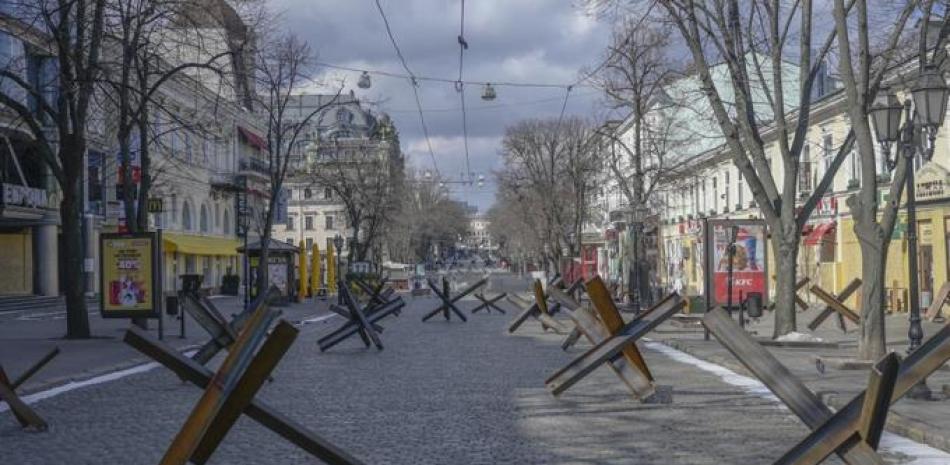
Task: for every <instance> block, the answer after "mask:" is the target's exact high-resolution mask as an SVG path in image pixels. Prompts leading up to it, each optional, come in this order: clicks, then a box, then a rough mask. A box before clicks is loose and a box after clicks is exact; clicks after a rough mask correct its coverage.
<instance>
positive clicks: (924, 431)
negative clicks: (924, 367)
mask: <svg viewBox="0 0 950 465" xmlns="http://www.w3.org/2000/svg"><path fill="white" fill-rule="evenodd" d="M654 341H656V342H660V343H662V344H665V345H667V346H670V347H672V348H674V349H676V350H679V351H681V352H685V353H687V354H689V355H692V356H693V357H696V358H698V359H702V360H705V361H707V362H710V363H715V364H716V365H719V366H722V367H725V368H728V369H730V370H732V371H735V372H736V373H739V374H742V375H745V376H749V377H751V378H753V379H754V378H755V376H754V375H752V373H750V372H749V370H747V369H746V368H745V367H744V366H742V364H740V363H738V362H736V361H735V360H728V359H726V358H724V357H720V356H718V355H710V354H707V353H703V352H702V351H700V350H696V349H694V348H692V347H690V346H689V344H686V343H683V342H680V341H676V340H657V339H654ZM816 394H818V395H819V396H820V397H821V398H822V401H823V402H825V403H827V404H828V406H830V407H832V408H834V409H835V410H837V409H840V408H842V407H844V406H845V405H846V404H847V403H848V401H849V400H850V398H848V399H841V398H840V396H839V395H837V394H835V393H829V392H823V393H816ZM782 405H784V404H782ZM885 429H886V430H887V431H888V432H891V433H894V434H897V435H899V436H903V437H905V438H908V439H910V440H913V441H917V442H919V443H922V444H926V445H928V446H930V447H933V448H936V449H940V450H942V451H944V452H950V436H948V435H944V434H940V433H936V431H940V428H937V427H934V426H933V425H929V424H927V423H924V422H922V421H919V420H914V419H911V418H909V417H907V416H904V415H901V414H900V413H897V412H893V411H892V412H888V414H887V424H886V426H885Z"/></svg>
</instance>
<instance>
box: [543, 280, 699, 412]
mask: <svg viewBox="0 0 950 465" xmlns="http://www.w3.org/2000/svg"><path fill="white" fill-rule="evenodd" d="M587 293H588V295H589V296H590V298H591V301H592V302H593V303H594V308H595V309H596V310H597V311H598V317H599V318H600V321H601V322H602V323H603V324H604V326H605V327H606V328H607V330H608V332H609V333H610V337H609V338H608V339H606V340H604V341H602V342H600V343H598V344H596V345H595V346H594V347H593V348H591V349H590V350H588V351H587V352H585V353H584V354H582V355H581V356H579V357H577V358H575V359H574V360H572V361H571V362H570V363H568V364H567V365H565V366H564V368H562V369H560V370H558V371H557V372H556V373H554V374H553V375H551V376H550V377H549V378H548V379H547V380H546V381H545V384H546V385H547V386H548V388H549V389H551V392H552V393H553V394H554V395H558V394H560V393H562V392H564V391H565V390H567V389H568V388H569V387H571V386H572V385H574V384H575V383H577V382H578V381H580V380H581V379H583V378H584V377H585V376H587V375H588V374H589V373H590V372H592V371H593V370H594V369H596V368H597V367H599V366H600V365H602V364H604V363H606V362H607V361H613V360H615V359H618V358H620V357H623V358H625V359H626V360H627V362H629V363H630V364H632V365H633V366H634V367H636V368H637V369H638V370H639V371H640V372H641V373H642V374H643V376H645V377H647V379H649V380H650V381H652V380H653V376H652V375H651V374H650V371H649V368H647V366H646V362H645V361H644V360H643V357H642V356H641V355H640V352H639V350H637V349H636V342H637V340H639V339H640V338H641V337H643V336H644V335H645V334H647V333H648V332H650V331H652V330H653V328H656V327H657V326H658V325H659V324H660V323H662V322H663V321H665V320H666V319H667V318H669V317H670V316H672V315H673V314H674V313H676V312H678V311H680V310H681V309H682V308H683V306H685V305H686V302H685V301H684V300H683V299H682V298H680V296H679V295H678V294H676V293H673V294H670V295H668V296H667V297H665V298H664V299H662V300H661V301H660V302H659V303H657V304H656V305H655V306H654V307H653V308H651V309H650V310H648V311H647V312H644V314H643V315H641V316H640V317H639V318H637V319H635V320H633V321H631V322H630V323H628V324H626V325H624V324H623V319H622V318H620V324H621V326H619V327H617V326H615V323H616V322H615V321H614V320H613V317H612V316H611V315H610V310H609V307H607V305H606V302H605V301H604V298H606V299H610V300H609V304H610V306H613V300H612V299H611V297H610V293H609V291H608V290H607V287H606V286H604V284H603V282H602V281H600V279H599V278H596V277H595V278H594V279H593V280H591V281H589V282H588V283H587ZM613 309H614V310H616V306H613ZM617 316H618V317H619V314H618V315H617ZM631 348H632V349H631Z"/></svg>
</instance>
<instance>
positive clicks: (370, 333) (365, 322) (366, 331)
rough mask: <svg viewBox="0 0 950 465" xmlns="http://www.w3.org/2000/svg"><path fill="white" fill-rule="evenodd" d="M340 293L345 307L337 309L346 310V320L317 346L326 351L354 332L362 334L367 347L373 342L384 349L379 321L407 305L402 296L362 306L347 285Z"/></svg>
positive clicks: (377, 347) (318, 341) (320, 340)
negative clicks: (380, 337) (379, 303)
mask: <svg viewBox="0 0 950 465" xmlns="http://www.w3.org/2000/svg"><path fill="white" fill-rule="evenodd" d="M340 295H341V296H342V298H343V304H344V306H345V308H341V307H337V309H336V310H335V311H343V310H345V312H346V313H345V314H344V315H343V317H344V318H346V322H345V323H343V324H342V325H341V326H340V327H339V328H337V329H335V330H333V331H332V332H330V333H329V334H327V335H325V336H323V337H321V338H320V339H318V340H317V346H318V347H319V348H320V351H321V352H324V351H326V350H328V349H330V348H331V347H333V346H335V345H337V344H339V343H341V342H343V341H344V340H346V339H347V338H349V337H350V336H353V335H354V334H358V335H359V336H360V338H361V339H362V340H363V344H364V345H365V346H366V347H369V346H370V344H373V345H375V346H376V349H377V350H383V344H382V342H381V340H380V339H379V334H378V333H380V332H382V328H381V327H380V326H379V325H378V324H377V322H379V321H380V320H382V319H383V318H385V317H387V316H389V315H392V314H394V313H396V312H398V311H399V310H400V309H402V307H403V306H405V302H404V301H403V300H402V298H401V297H396V298H394V299H390V300H387V301H386V303H384V304H382V305H372V302H370V303H368V304H367V305H366V306H364V307H360V305H359V304H357V303H356V300H355V299H354V298H353V295H352V294H351V293H350V291H349V289H346V287H345V286H341V287H340Z"/></svg>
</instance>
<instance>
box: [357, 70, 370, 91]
mask: <svg viewBox="0 0 950 465" xmlns="http://www.w3.org/2000/svg"><path fill="white" fill-rule="evenodd" d="M372 85H373V82H372V81H371V80H370V78H369V73H367V72H366V71H363V74H360V78H359V80H357V81H356V87H359V88H360V89H369V88H370V87H372Z"/></svg>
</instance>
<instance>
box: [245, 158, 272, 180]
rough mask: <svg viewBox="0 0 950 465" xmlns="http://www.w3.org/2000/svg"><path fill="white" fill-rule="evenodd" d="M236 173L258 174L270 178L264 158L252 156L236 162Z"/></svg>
mask: <svg viewBox="0 0 950 465" xmlns="http://www.w3.org/2000/svg"><path fill="white" fill-rule="evenodd" d="M238 174H242V175H249V176H259V177H262V178H264V179H270V168H269V167H268V163H267V161H266V160H262V159H260V158H254V157H246V158H242V159H241V162H240V163H239V164H238Z"/></svg>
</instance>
